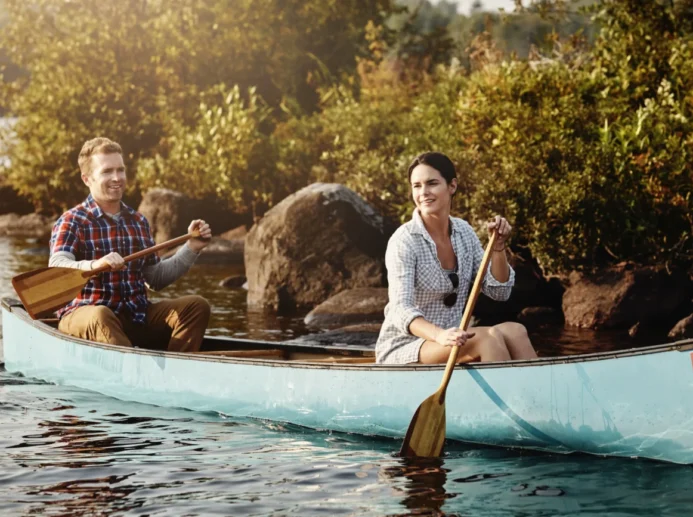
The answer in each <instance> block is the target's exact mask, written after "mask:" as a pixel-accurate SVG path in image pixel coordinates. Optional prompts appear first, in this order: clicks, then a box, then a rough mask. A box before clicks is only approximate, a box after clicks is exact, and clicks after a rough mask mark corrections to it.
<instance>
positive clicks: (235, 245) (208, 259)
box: [161, 237, 243, 265]
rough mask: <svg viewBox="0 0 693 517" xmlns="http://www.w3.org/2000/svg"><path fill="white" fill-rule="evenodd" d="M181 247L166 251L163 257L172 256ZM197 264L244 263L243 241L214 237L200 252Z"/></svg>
mask: <svg viewBox="0 0 693 517" xmlns="http://www.w3.org/2000/svg"><path fill="white" fill-rule="evenodd" d="M179 248H180V247H178V248H173V249H171V250H169V251H166V252H164V253H163V254H162V255H161V258H168V257H172V256H173V255H175V254H176V252H177V251H178V249H179ZM195 264H214V265H217V264H226V265H228V264H243V241H227V240H225V239H221V238H219V237H212V241H211V242H210V243H209V244H208V245H207V247H206V248H204V249H203V250H202V251H201V252H200V256H199V257H197V260H196V261H195Z"/></svg>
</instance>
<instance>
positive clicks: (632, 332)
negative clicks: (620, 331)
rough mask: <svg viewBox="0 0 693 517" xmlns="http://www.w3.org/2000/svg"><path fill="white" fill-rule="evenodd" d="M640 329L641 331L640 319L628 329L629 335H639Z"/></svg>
mask: <svg viewBox="0 0 693 517" xmlns="http://www.w3.org/2000/svg"><path fill="white" fill-rule="evenodd" d="M639 331H640V322H639V321H638V322H637V323H636V324H635V325H633V326H632V327H631V328H629V329H628V335H629V336H630V337H635V336H637V335H638V332H639Z"/></svg>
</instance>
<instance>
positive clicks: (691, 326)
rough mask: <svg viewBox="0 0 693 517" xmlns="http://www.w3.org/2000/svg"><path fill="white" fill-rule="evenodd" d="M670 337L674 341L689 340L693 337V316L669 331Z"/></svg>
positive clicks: (681, 321)
mask: <svg viewBox="0 0 693 517" xmlns="http://www.w3.org/2000/svg"><path fill="white" fill-rule="evenodd" d="M669 337H670V338H673V339H687V338H692V337H693V314H691V315H690V316H686V317H685V318H683V319H682V320H680V321H679V322H678V323H677V324H676V325H674V327H673V328H672V329H671V330H670V331H669Z"/></svg>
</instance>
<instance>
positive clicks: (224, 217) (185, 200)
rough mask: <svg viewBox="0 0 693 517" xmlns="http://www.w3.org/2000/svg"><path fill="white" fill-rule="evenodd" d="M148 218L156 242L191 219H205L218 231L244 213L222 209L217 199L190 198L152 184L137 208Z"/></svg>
mask: <svg viewBox="0 0 693 517" xmlns="http://www.w3.org/2000/svg"><path fill="white" fill-rule="evenodd" d="M137 210H138V211H139V212H141V213H142V214H143V215H144V216H145V217H146V218H147V220H148V221H149V226H150V227H151V230H152V236H153V237H154V240H155V241H156V242H157V243H160V242H164V241H167V240H169V239H173V238H174V237H178V236H179V235H183V234H185V233H187V231H188V225H189V224H190V222H191V221H192V220H193V219H204V220H205V221H207V222H208V223H209V225H210V226H211V227H212V232H214V233H215V234H219V233H221V232H225V231H227V230H229V229H230V228H234V227H237V226H239V225H240V224H242V223H243V222H244V221H243V219H244V217H243V216H241V215H239V214H235V213H234V212H232V211H230V210H228V209H225V208H224V207H223V205H221V204H220V202H218V201H210V200H193V199H190V198H189V197H188V196H186V195H184V194H181V193H180V192H176V191H175V190H169V189H162V188H155V189H151V190H149V191H148V192H147V193H145V195H144V197H143V198H142V202H141V203H140V206H139V208H138V209H137Z"/></svg>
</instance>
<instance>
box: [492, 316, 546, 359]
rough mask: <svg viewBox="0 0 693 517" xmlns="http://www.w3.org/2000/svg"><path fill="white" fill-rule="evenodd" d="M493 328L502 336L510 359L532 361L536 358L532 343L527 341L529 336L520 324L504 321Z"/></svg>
mask: <svg viewBox="0 0 693 517" xmlns="http://www.w3.org/2000/svg"><path fill="white" fill-rule="evenodd" d="M493 328H495V329H497V330H498V332H500V333H501V334H502V335H503V339H504V341H505V344H506V346H507V347H508V352H510V357H512V358H513V359H534V358H536V357H537V353H536V352H535V350H534V347H533V346H532V342H531V341H530V340H529V335H527V329H526V328H525V326H524V325H522V324H521V323H515V322H512V321H506V322H505V323H500V324H498V325H495V326H494V327H493Z"/></svg>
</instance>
